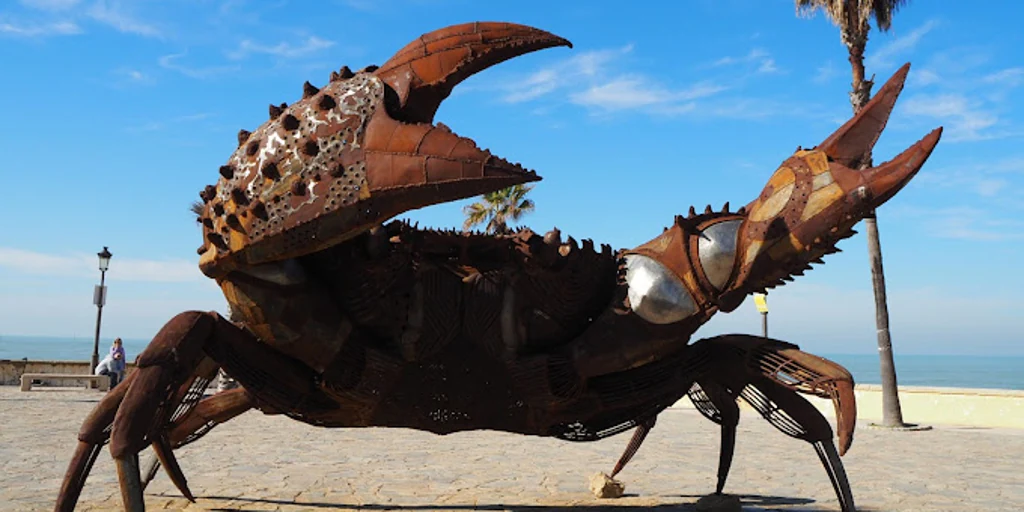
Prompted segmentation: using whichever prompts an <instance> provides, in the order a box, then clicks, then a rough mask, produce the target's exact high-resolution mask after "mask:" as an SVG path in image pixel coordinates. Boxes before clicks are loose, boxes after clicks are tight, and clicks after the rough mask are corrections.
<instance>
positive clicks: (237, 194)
mask: <svg viewBox="0 0 1024 512" xmlns="http://www.w3.org/2000/svg"><path fill="white" fill-rule="evenodd" d="M231 200H233V201H234V202H235V204H236V205H238V206H245V205H247V204H249V198H248V197H245V191H244V190H242V189H240V188H235V189H231Z"/></svg>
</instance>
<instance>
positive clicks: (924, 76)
mask: <svg viewBox="0 0 1024 512" xmlns="http://www.w3.org/2000/svg"><path fill="white" fill-rule="evenodd" d="M910 81H911V83H913V84H914V85H919V86H922V87H923V86H926V85H933V84H937V83H939V82H941V81H942V78H941V77H940V76H939V74H938V73H936V72H935V71H932V70H930V69H921V70H917V71H914V72H913V73H911V74H910Z"/></svg>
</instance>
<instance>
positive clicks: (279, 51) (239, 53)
mask: <svg viewBox="0 0 1024 512" xmlns="http://www.w3.org/2000/svg"><path fill="white" fill-rule="evenodd" d="M334 45H335V42H334V41H329V40H327V39H323V38H320V37H317V36H309V37H307V38H306V39H305V40H304V41H302V42H301V43H299V44H297V45H293V44H291V43H287V42H280V43H278V44H276V45H273V46H268V45H264V44H260V43H256V42H253V41H252V40H249V39H245V40H243V41H242V42H240V43H239V44H238V48H237V49H236V50H234V51H231V52H228V57H231V58H232V59H243V58H245V57H247V56H249V55H251V54H254V53H260V54H264V55H271V56H274V57H282V58H296V57H303V56H306V55H310V54H313V53H316V52H318V51H320V50H325V49H327V48H330V47H332V46H334Z"/></svg>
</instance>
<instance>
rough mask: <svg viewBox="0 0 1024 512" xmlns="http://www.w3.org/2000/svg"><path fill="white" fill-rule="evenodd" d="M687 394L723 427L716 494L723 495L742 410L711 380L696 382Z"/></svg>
mask: <svg viewBox="0 0 1024 512" xmlns="http://www.w3.org/2000/svg"><path fill="white" fill-rule="evenodd" d="M687 394H688V395H689V397H690V401H691V402H693V405H694V406H695V407H696V408H697V410H698V411H700V413H701V414H703V415H704V417H706V418H707V419H709V420H711V421H713V422H715V423H718V424H719V425H721V427H722V440H721V447H720V448H719V451H718V483H717V484H716V485H715V494H722V489H724V488H725V479H726V478H728V477H729V468H730V467H732V456H733V453H734V452H735V448H736V426H737V425H738V424H739V422H740V408H739V407H738V406H737V405H736V397H735V396H733V395H732V394H731V393H729V392H728V391H726V390H725V389H724V388H723V387H722V386H720V385H719V384H717V383H716V382H714V381H711V380H700V381H697V382H695V383H694V384H693V387H691V388H690V391H689V392H688V393H687Z"/></svg>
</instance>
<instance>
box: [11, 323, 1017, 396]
mask: <svg viewBox="0 0 1024 512" xmlns="http://www.w3.org/2000/svg"><path fill="white" fill-rule="evenodd" d="M112 340H113V337H112V336H102V337H101V338H100V354H101V355H105V354H106V353H107V352H108V351H109V347H110V343H111V341H112ZM122 340H123V341H124V348H125V350H126V351H127V353H128V359H129V360H134V359H135V356H136V355H138V354H139V352H141V351H142V350H143V349H145V347H146V345H147V344H148V343H149V341H150V340H149V339H142V338H124V337H122ZM94 341H95V338H94V337H93V336H90V337H84V336H83V337H70V336H32V335H8V334H3V335H0V360H4V359H6V360H12V361H22V360H29V361H88V360H89V359H90V358H91V357H92V349H93V343H94ZM819 355H820V356H822V357H825V358H827V359H829V360H832V361H835V362H836V363H838V364H840V365H842V366H843V367H845V368H846V369H847V370H848V371H849V372H850V373H851V374H852V375H853V378H854V381H855V382H856V383H858V384H880V383H881V376H880V371H879V366H880V365H879V360H878V353H877V352H861V353H856V352H855V353H849V352H847V353H843V352H831V353H828V352H823V353H820V354H819ZM894 357H895V362H896V376H897V381H898V383H899V384H900V385H901V386H923V387H947V388H972V389H1008V390H1024V354H1021V355H1017V354H1013V355H1010V354H920V353H905V352H900V351H899V349H898V348H897V349H896V351H895V353H894Z"/></svg>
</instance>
